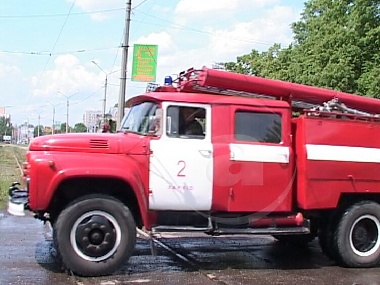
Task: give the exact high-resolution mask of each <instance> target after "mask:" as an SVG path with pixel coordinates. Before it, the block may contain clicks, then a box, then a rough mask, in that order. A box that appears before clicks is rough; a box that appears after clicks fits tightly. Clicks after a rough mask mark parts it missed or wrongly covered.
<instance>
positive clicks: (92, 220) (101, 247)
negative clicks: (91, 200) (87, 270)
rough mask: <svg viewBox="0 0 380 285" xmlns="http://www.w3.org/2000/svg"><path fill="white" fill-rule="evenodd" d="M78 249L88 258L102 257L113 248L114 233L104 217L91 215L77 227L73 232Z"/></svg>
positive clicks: (112, 227)
mask: <svg viewBox="0 0 380 285" xmlns="http://www.w3.org/2000/svg"><path fill="white" fill-rule="evenodd" d="M75 242H76V244H77V245H78V248H79V249H80V250H81V251H82V252H83V253H84V254H85V255H87V256H89V257H95V258H97V257H102V256H104V255H106V254H107V253H109V252H110V251H111V250H112V249H113V248H114V246H115V242H116V231H115V228H114V226H113V224H112V223H111V221H110V220H108V219H107V218H106V217H104V216H101V215H92V216H90V217H88V218H86V219H84V220H82V221H81V223H80V224H79V225H78V227H77V228H76V231H75Z"/></svg>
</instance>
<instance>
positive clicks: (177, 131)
mask: <svg viewBox="0 0 380 285" xmlns="http://www.w3.org/2000/svg"><path fill="white" fill-rule="evenodd" d="M166 123H167V129H166V134H167V136H168V137H174V138H191V139H204V138H205V135H206V133H205V130H206V109H204V108H198V107H186V106H169V107H168V110H167V118H166Z"/></svg>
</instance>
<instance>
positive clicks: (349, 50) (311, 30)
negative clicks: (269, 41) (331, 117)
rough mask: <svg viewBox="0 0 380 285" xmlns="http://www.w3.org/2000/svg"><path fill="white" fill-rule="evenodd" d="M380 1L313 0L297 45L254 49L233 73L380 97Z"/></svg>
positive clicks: (296, 27) (298, 28) (296, 29)
mask: <svg viewBox="0 0 380 285" xmlns="http://www.w3.org/2000/svg"><path fill="white" fill-rule="evenodd" d="M379 15H380V0H334V1H331V0H309V1H307V2H306V3H305V8H304V10H303V12H302V14H301V19H300V20H299V21H298V22H296V23H293V24H292V30H293V33H294V42H293V43H292V44H291V45H290V46H289V47H287V48H285V49H281V47H280V46H279V45H278V44H275V45H273V46H272V47H271V48H269V49H268V51H264V52H261V53H260V52H258V51H256V50H252V52H251V53H250V54H248V55H243V56H239V57H238V58H237V62H236V63H234V62H232V63H227V64H226V68H227V69H228V70H232V71H237V72H240V73H245V74H251V75H258V76H263V77H268V78H275V79H282V80H287V81H291V82H296V83H302V84H307V85H314V86H320V87H328V88H332V89H336V90H341V91H345V92H350V93H357V94H362V95H364V94H365V95H367V96H371V97H378V96H380V84H379V83H380V78H379V76H378V74H379V72H380V54H379V46H380V16H379Z"/></svg>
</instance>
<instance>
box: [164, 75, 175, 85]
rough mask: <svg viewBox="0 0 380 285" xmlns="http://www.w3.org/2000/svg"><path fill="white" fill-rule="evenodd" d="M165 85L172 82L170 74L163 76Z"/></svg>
mask: <svg viewBox="0 0 380 285" xmlns="http://www.w3.org/2000/svg"><path fill="white" fill-rule="evenodd" d="M164 84H165V85H172V84H173V78H172V77H171V76H165V81H164Z"/></svg>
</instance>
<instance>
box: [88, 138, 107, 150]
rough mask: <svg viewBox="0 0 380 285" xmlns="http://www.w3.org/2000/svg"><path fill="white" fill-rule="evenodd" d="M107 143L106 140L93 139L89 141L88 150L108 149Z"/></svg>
mask: <svg viewBox="0 0 380 285" xmlns="http://www.w3.org/2000/svg"><path fill="white" fill-rule="evenodd" d="M108 147H109V146H108V141H107V140H101V139H93V140H90V148H96V149H98V148H108Z"/></svg>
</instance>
